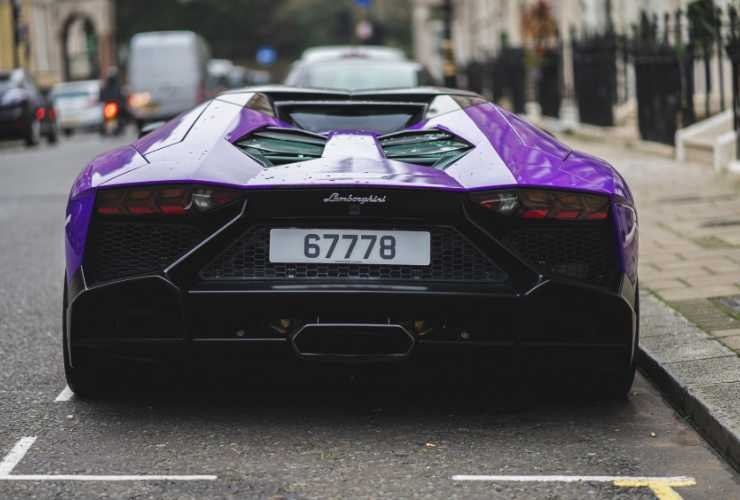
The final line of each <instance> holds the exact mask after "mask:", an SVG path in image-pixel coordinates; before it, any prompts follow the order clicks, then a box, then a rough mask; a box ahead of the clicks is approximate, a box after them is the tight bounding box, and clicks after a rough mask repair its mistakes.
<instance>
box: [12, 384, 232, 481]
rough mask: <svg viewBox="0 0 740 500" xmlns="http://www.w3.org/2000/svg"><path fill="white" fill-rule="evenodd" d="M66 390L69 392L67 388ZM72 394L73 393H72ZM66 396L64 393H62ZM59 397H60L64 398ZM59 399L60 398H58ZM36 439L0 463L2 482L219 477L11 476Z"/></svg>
mask: <svg viewBox="0 0 740 500" xmlns="http://www.w3.org/2000/svg"><path fill="white" fill-rule="evenodd" d="M66 390H69V388H67V389H66ZM70 393H71V391H70ZM62 394H64V391H62ZM62 394H60V395H59V397H61V396H62ZM57 399H59V398H57ZM35 441H36V437H35V436H33V437H24V438H21V439H19V440H18V442H17V443H15V446H13V449H12V450H10V453H8V454H7V455H5V458H3V461H2V462H0V481H215V480H216V479H218V476H214V475H210V474H201V475H149V476H148V475H91V474H11V472H13V469H15V466H16V465H18V464H19V463H20V461H21V460H23V457H24V456H25V455H26V453H27V452H28V450H29V449H31V446H33V443H34V442H35Z"/></svg>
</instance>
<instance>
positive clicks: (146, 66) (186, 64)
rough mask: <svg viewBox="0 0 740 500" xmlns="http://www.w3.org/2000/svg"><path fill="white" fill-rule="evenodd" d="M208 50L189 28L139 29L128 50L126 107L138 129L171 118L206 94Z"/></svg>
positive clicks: (196, 103) (203, 41)
mask: <svg viewBox="0 0 740 500" xmlns="http://www.w3.org/2000/svg"><path fill="white" fill-rule="evenodd" d="M209 60H210V53H209V49H208V45H207V44H206V42H205V40H203V38H202V37H201V36H200V35H198V34H196V33H193V32H191V31H157V32H148V33H138V34H137V35H134V37H133V38H132V39H131V48H130V51H129V63H128V79H129V88H130V89H129V90H130V97H129V108H130V111H131V113H132V115H133V118H134V120H135V121H136V123H137V125H138V127H139V129H141V128H142V127H143V126H144V125H145V124H147V123H151V122H156V121H161V120H167V119H170V118H172V117H174V116H176V115H178V114H180V113H182V112H184V111H187V110H189V109H191V108H193V107H195V106H197V105H198V104H200V103H201V102H203V100H204V99H205V98H206V83H207V79H208V70H207V66H208V61H209Z"/></svg>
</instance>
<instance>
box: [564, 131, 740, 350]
mask: <svg viewBox="0 0 740 500" xmlns="http://www.w3.org/2000/svg"><path fill="white" fill-rule="evenodd" d="M565 140H566V142H568V143H569V144H570V145H572V146H574V147H576V148H578V149H581V150H584V151H586V152H589V153H591V154H594V155H596V156H599V157H602V158H604V159H606V160H608V161H610V162H611V163H612V164H613V165H614V166H615V167H616V168H617V169H619V171H620V172H621V173H622V174H623V175H624V176H625V178H626V179H627V182H628V183H629V184H630V187H631V188H632V190H633V193H634V195H635V197H636V198H637V205H638V210H639V217H640V218H639V222H640V287H641V288H642V289H643V290H645V289H647V290H650V291H651V292H653V293H654V294H655V295H656V296H657V297H659V298H660V299H661V300H663V301H664V302H666V303H668V304H669V305H670V306H671V307H673V308H674V309H676V310H677V311H679V312H680V313H681V314H682V315H683V316H685V317H686V318H688V319H689V320H690V321H691V322H692V323H694V324H696V325H697V326H698V327H699V328H701V329H702V330H704V331H705V332H707V333H708V334H710V335H711V336H713V337H715V338H718V339H719V340H720V341H721V342H722V343H723V344H724V345H726V346H727V347H729V348H730V349H732V350H733V351H735V352H736V353H740V176H737V175H732V174H724V175H721V174H717V173H715V172H714V171H713V170H712V169H711V168H710V167H708V166H703V165H697V164H688V163H679V162H677V161H675V160H674V159H673V158H671V157H669V156H668V155H666V154H663V155H661V154H658V153H655V152H652V153H648V152H642V151H639V150H637V149H630V148H625V147H623V146H622V145H620V144H610V143H608V142H607V141H590V140H585V139H583V138H574V137H565Z"/></svg>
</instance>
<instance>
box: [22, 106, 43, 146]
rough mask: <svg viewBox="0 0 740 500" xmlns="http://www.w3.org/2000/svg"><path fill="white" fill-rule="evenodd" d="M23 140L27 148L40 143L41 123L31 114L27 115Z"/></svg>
mask: <svg viewBox="0 0 740 500" xmlns="http://www.w3.org/2000/svg"><path fill="white" fill-rule="evenodd" d="M24 140H25V142H26V146H28V147H29V148H31V147H34V146H37V145H38V143H39V142H40V141H41V123H40V122H39V121H38V120H36V118H35V117H34V116H33V115H32V114H29V117H28V127H27V128H26V133H25V134H24Z"/></svg>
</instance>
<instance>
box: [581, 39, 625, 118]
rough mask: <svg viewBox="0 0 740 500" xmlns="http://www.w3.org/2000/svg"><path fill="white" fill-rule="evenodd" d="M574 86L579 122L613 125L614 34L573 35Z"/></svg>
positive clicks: (615, 61) (614, 95) (614, 81)
mask: <svg viewBox="0 0 740 500" xmlns="http://www.w3.org/2000/svg"><path fill="white" fill-rule="evenodd" d="M572 48H573V83H574V89H575V94H576V103H577V105H578V115H579V117H580V121H581V122H583V123H588V124H591V125H601V126H607V127H608V126H612V125H614V105H615V104H616V103H617V52H618V50H617V49H618V39H617V36H616V35H615V34H614V33H613V32H607V33H604V34H600V35H594V34H591V35H586V36H583V37H582V38H580V39H579V38H578V37H577V36H575V33H574V34H573V36H572Z"/></svg>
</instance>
